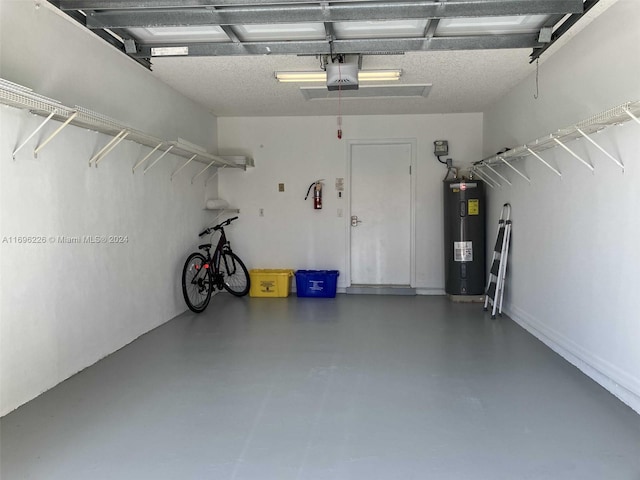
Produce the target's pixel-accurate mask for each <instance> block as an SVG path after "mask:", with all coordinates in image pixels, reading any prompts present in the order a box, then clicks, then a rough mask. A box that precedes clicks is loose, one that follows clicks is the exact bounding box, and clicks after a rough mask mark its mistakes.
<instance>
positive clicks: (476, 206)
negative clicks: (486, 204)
mask: <svg viewBox="0 0 640 480" xmlns="http://www.w3.org/2000/svg"><path fill="white" fill-rule="evenodd" d="M468 203H469V206H468V208H467V212H468V213H469V215H480V200H478V199H477V198H476V199H471V200H469V202H468Z"/></svg>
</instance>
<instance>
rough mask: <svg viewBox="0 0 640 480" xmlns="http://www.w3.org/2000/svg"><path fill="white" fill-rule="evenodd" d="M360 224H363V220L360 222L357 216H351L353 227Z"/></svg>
mask: <svg viewBox="0 0 640 480" xmlns="http://www.w3.org/2000/svg"><path fill="white" fill-rule="evenodd" d="M359 223H362V220H358V216H357V215H351V226H352V227H357V226H358V224H359Z"/></svg>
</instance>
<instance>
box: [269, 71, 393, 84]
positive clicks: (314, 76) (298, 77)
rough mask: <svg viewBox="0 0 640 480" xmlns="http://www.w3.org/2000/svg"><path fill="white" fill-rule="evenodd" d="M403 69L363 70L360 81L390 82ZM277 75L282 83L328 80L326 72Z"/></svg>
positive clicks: (283, 73)
mask: <svg viewBox="0 0 640 480" xmlns="http://www.w3.org/2000/svg"><path fill="white" fill-rule="evenodd" d="M401 75H402V70H400V69H395V70H361V71H360V72H358V81H360V82H388V81H394V80H400V76H401ZM275 77H276V79H277V80H278V81H279V82H282V83H298V82H318V83H321V82H326V81H327V74H326V73H325V72H276V73H275Z"/></svg>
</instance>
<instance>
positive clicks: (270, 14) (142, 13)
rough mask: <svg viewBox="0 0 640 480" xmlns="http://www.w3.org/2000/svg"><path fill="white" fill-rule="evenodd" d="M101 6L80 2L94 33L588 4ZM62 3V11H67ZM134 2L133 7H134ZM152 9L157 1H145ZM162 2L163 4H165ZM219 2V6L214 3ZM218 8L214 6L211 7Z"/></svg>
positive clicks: (463, 0) (452, 0)
mask: <svg viewBox="0 0 640 480" xmlns="http://www.w3.org/2000/svg"><path fill="white" fill-rule="evenodd" d="M110 2H114V0H105V1H98V2H96V1H95V0H86V1H85V2H81V1H80V0H75V1H74V2H73V3H74V5H76V6H77V5H78V4H81V3H85V4H87V5H84V6H81V7H78V9H81V10H83V11H84V12H86V14H87V27H89V28H131V27H175V26H196V25H250V24H275V23H324V22H346V21H376V20H398V19H428V18H461V17H462V18H468V17H493V16H509V15H554V14H573V13H582V11H583V10H582V7H583V3H582V0H449V1H435V2H434V1H429V0H426V1H425V0H414V1H410V0H402V1H397V2H389V1H387V2H374V3H363V2H356V3H351V2H350V3H330V4H319V3H318V4H314V3H305V4H292V5H288V4H287V5H281V4H280V5H257V6H256V5H253V6H248V7H229V8H226V7H225V8H223V9H214V8H202V6H199V7H197V8H193V7H192V8H166V7H163V8H151V7H149V8H146V9H143V8H135V9H131V10H110V9H104V6H103V5H102V4H103V3H110ZM67 3H70V1H67V2H65V1H62V2H61V8H63V9H65V10H66V9H67V8H68V7H67V6H66V4H67ZM129 3H133V2H129ZM144 3H145V5H149V4H152V3H153V2H151V1H146V2H144ZM159 3H162V2H160V1H159ZM212 3H213V2H212ZM211 6H213V5H211Z"/></svg>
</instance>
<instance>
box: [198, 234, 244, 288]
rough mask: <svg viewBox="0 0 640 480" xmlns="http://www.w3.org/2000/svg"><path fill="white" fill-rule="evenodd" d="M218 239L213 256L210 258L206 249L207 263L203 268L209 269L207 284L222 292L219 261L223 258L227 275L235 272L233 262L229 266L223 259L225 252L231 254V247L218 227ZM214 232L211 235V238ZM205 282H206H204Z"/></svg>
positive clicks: (225, 258)
mask: <svg viewBox="0 0 640 480" xmlns="http://www.w3.org/2000/svg"><path fill="white" fill-rule="evenodd" d="M219 230H220V238H219V239H218V243H217V244H216V248H215V249H214V251H213V256H211V253H210V251H209V250H210V249H209V248H207V249H206V257H205V258H206V260H207V263H206V264H205V267H208V269H209V280H208V282H209V284H210V286H211V288H214V287H215V288H217V289H218V290H222V289H223V288H224V287H223V286H222V284H223V281H224V276H223V274H222V271H221V269H220V267H221V265H220V264H221V259H222V258H224V262H225V263H224V269H225V271H226V272H227V273H228V274H229V275H233V274H235V272H236V268H237V267H236V264H235V260H233V258H232V259H231V260H232V264H231V265H230V264H229V263H228V262H227V258H228V257H226V256H224V257H223V255H222V254H223V253H227V252H231V245H230V243H229V241H228V240H227V236H226V234H225V233H224V227H220V229H219ZM214 233H215V232H213V233H212V236H213V234H214ZM205 281H207V280H205Z"/></svg>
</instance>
